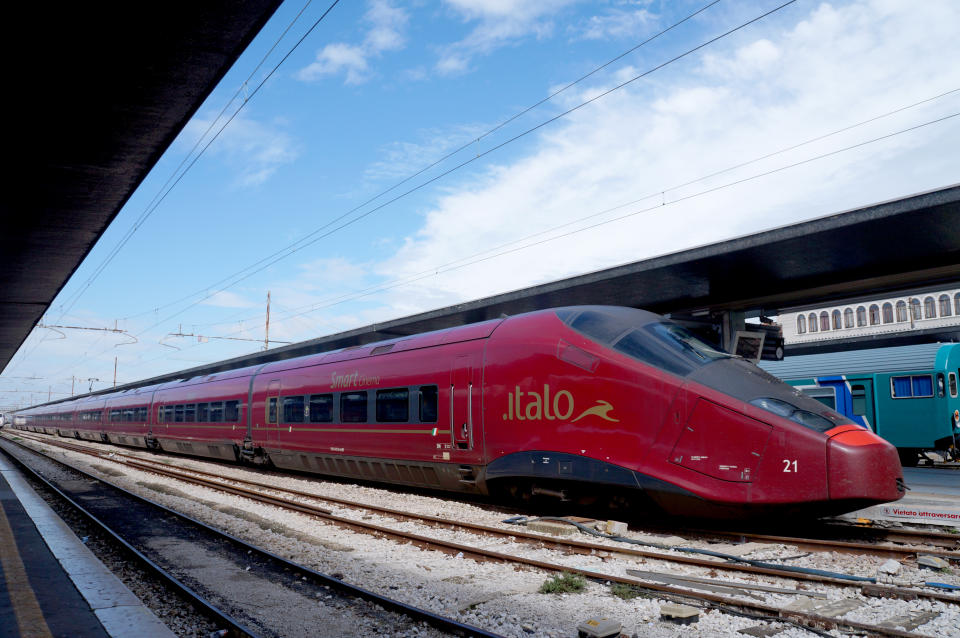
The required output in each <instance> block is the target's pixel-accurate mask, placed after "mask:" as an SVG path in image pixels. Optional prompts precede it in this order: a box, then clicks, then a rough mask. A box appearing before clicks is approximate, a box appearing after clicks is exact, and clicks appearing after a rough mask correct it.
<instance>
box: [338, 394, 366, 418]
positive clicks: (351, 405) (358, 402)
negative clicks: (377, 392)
mask: <svg viewBox="0 0 960 638" xmlns="http://www.w3.org/2000/svg"><path fill="white" fill-rule="evenodd" d="M340 422H341V423H366V422H367V393H366V392H344V393H343V394H341V395H340Z"/></svg>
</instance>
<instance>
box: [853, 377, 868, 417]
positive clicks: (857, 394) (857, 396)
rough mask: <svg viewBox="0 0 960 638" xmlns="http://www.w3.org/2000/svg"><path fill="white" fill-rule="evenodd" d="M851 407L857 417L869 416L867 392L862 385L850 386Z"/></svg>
mask: <svg viewBox="0 0 960 638" xmlns="http://www.w3.org/2000/svg"><path fill="white" fill-rule="evenodd" d="M850 403H851V405H850V407H851V408H852V410H853V413H854V414H855V415H857V416H866V414H867V390H866V388H865V387H863V386H862V385H852V386H850Z"/></svg>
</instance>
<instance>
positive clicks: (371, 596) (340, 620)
mask: <svg viewBox="0 0 960 638" xmlns="http://www.w3.org/2000/svg"><path fill="white" fill-rule="evenodd" d="M4 438H5V439H6V440H7V441H10V438H9V437H4ZM7 445H9V443H8V444H7ZM19 447H20V449H24V450H28V451H29V452H30V453H33V454H39V453H38V452H37V451H36V450H32V449H30V448H26V447H24V446H22V445H20V446H19ZM3 449H4V452H6V454H7V456H8V457H9V458H11V459H12V460H13V462H14V463H16V464H17V465H18V466H19V467H20V468H21V469H22V470H23V471H25V472H26V473H28V474H29V475H30V476H31V477H32V478H34V479H35V480H37V481H40V482H42V483H43V484H45V485H46V486H47V487H48V488H49V489H50V490H52V491H54V492H55V493H57V494H58V495H60V496H61V497H62V498H64V499H66V500H67V501H68V502H69V504H70V505H71V506H72V507H74V508H75V509H77V510H78V511H79V512H81V513H82V515H83V516H85V517H86V518H88V519H89V520H90V521H93V522H95V523H96V524H97V525H99V526H100V528H101V529H102V531H103V532H104V533H105V534H107V535H109V536H110V537H112V538H113V539H115V540H116V541H117V542H119V543H120V544H122V545H123V546H124V547H126V548H127V549H128V551H129V552H130V553H131V554H132V555H133V556H135V557H136V558H137V560H138V561H140V562H141V563H142V564H143V565H144V566H146V567H147V568H148V569H149V570H150V571H151V573H153V574H154V575H156V576H157V577H159V578H160V579H162V580H164V581H165V582H166V583H167V584H168V585H169V586H170V587H171V588H175V589H177V591H178V592H179V593H181V595H183V596H184V597H185V598H187V599H188V600H190V602H191V603H192V604H194V605H195V606H197V607H199V608H201V609H202V610H204V614H205V615H208V616H211V617H213V618H214V619H216V622H217V623H218V625H219V626H221V627H224V628H225V629H224V630H223V631H225V632H226V633H223V634H218V635H223V636H250V637H254V638H256V637H260V636H263V637H266V636H287V635H307V634H311V633H313V632H314V631H316V628H317V627H326V629H325V630H324V632H323V633H327V632H329V634H330V635H353V634H354V633H355V632H354V631H351V630H350V629H351V623H355V627H353V628H354V629H356V630H358V631H357V632H359V630H360V628H361V627H362V623H363V621H368V622H367V624H369V625H370V626H371V627H374V626H376V627H382V626H387V625H388V624H389V623H392V624H393V625H394V626H395V629H396V633H402V632H404V631H410V630H412V629H413V628H415V627H416V626H417V625H418V624H421V623H422V624H426V625H429V626H431V627H433V628H434V629H435V630H437V631H439V632H440V633H439V634H435V635H458V636H477V637H484V638H498V636H499V634H496V633H493V632H489V631H486V630H483V629H480V628H477V627H472V626H470V625H466V624H464V623H460V622H457V621H455V620H453V619H450V618H446V617H444V616H442V615H439V614H436V613H434V612H431V611H429V610H425V609H420V608H418V607H415V606H413V605H408V604H406V603H403V602H400V601H397V600H394V599H392V598H389V597H387V596H383V595H381V594H378V593H376V592H372V591H369V590H366V589H363V588H361V587H357V586H354V585H351V584H349V583H345V582H343V581H341V580H340V579H337V578H335V577H333V576H330V575H327V574H323V573H319V572H316V571H314V570H311V569H309V568H307V567H304V566H302V565H299V564H297V563H294V562H291V561H288V560H286V559H284V558H282V557H280V556H277V555H275V554H272V553H271V552H269V551H266V550H264V549H262V548H259V547H256V546H254V545H251V544H249V543H246V542H244V541H243V540H241V539H239V538H236V537H234V536H231V535H228V534H225V533H223V532H221V531H219V530H217V529H214V528H212V527H210V526H208V525H205V524H204V523H202V522H200V521H197V520H195V519H192V518H190V517H187V516H185V515H182V514H180V513H178V512H174V511H172V510H170V509H168V508H166V507H164V506H162V505H160V504H158V503H155V502H153V501H151V500H149V499H145V498H143V497H141V496H137V495H135V494H132V493H130V492H127V491H126V490H122V489H121V488H118V487H116V486H113V485H111V484H110V483H108V482H106V481H103V480H102V479H100V478H98V477H95V476H93V475H92V474H89V473H86V472H83V471H82V470H79V469H77V468H76V467H73V466H70V465H69V464H66V463H64V462H63V461H59V460H56V459H52V458H51V457H50V456H45V460H47V461H48V462H53V463H56V464H59V465H62V466H64V467H67V468H69V471H70V472H73V473H76V474H79V475H80V480H51V479H49V478H46V477H44V476H43V473H40V472H37V471H35V470H34V469H33V468H32V467H31V464H30V462H29V461H25V460H24V459H22V458H19V455H15V454H12V453H11V452H10V450H8V449H6V445H4V446H3ZM198 563H199V565H198ZM238 583H239V585H238ZM318 602H319V603H320V604H318ZM278 606H279V607H278ZM269 608H275V611H280V613H281V615H282V616H286V617H287V618H286V621H287V622H285V621H284V619H279V622H276V621H277V620H278V619H277V618H276V615H275V614H274V615H273V616H266V615H265V614H263V613H260V612H263V611H264V610H267V609H269ZM292 615H295V616H297V619H296V621H295V622H289V621H290V616H292Z"/></svg>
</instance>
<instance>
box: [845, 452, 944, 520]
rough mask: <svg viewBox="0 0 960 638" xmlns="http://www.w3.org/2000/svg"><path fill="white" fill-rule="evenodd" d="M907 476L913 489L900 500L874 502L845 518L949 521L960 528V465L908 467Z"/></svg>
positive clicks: (906, 469)
mask: <svg viewBox="0 0 960 638" xmlns="http://www.w3.org/2000/svg"><path fill="white" fill-rule="evenodd" d="M903 478H904V481H905V482H906V484H907V487H909V488H910V490H909V491H907V495H906V496H904V497H903V498H902V499H900V500H899V501H896V502H894V503H886V504H883V505H874V506H873V507H868V508H866V509H862V510H857V511H856V512H851V513H849V514H845V515H844V516H842V517H841V518H846V519H857V518H867V519H870V520H875V521H895V522H899V523H919V524H924V525H945V526H948V527H954V528H957V529H960V468H957V469H954V468H949V467H905V468H903Z"/></svg>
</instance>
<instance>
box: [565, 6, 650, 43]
mask: <svg viewBox="0 0 960 638" xmlns="http://www.w3.org/2000/svg"><path fill="white" fill-rule="evenodd" d="M655 18H656V16H655V15H654V14H652V13H650V12H649V11H647V10H646V9H632V10H625V9H608V10H607V11H606V12H605V13H604V14H603V15H596V16H591V17H590V18H589V19H588V20H587V21H586V24H584V25H583V26H582V27H580V28H579V29H578V31H579V32H580V36H581V37H583V38H585V39H587V40H603V39H607V38H624V37H630V36H636V35H639V34H641V33H643V32H645V31H646V29H647V27H648V26H649V25H650V24H651V23H652V22H653V21H654V20H655Z"/></svg>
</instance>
